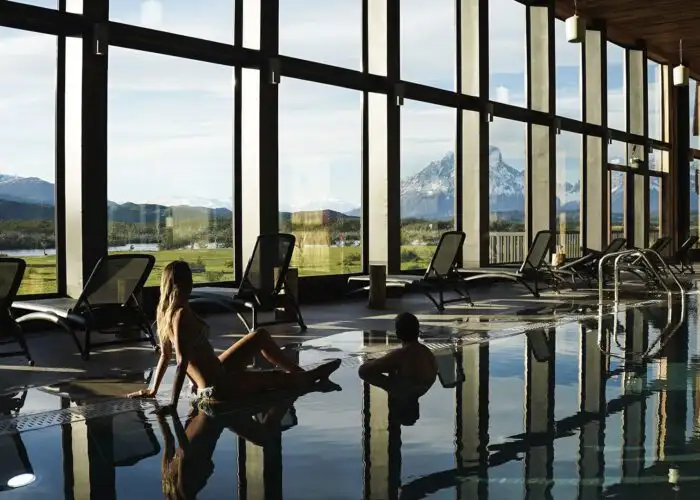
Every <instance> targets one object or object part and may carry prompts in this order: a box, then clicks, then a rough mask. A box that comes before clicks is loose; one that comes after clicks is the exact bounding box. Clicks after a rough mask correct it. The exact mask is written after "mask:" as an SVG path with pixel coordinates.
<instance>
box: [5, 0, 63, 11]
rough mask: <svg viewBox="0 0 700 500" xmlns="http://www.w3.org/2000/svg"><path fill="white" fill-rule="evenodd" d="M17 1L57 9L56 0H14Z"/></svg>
mask: <svg viewBox="0 0 700 500" xmlns="http://www.w3.org/2000/svg"><path fill="white" fill-rule="evenodd" d="M14 1H15V2H19V3H26V4H29V5H36V6H37V7H45V8H47V9H58V0H14Z"/></svg>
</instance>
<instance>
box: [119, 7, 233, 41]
mask: <svg viewBox="0 0 700 500" xmlns="http://www.w3.org/2000/svg"><path fill="white" fill-rule="evenodd" d="M234 6H235V0H206V8H203V7H202V6H200V5H199V3H198V2H172V1H166V0H118V1H114V0H113V1H111V2H110V5H109V17H110V19H111V20H113V21H118V22H120V23H126V24H133V25H136V26H143V27H144V28H151V29H155V30H160V31H167V32H169V33H177V34H178V35H186V36H192V37H195V38H204V39H206V40H213V41H216V42H222V43H229V44H232V43H233V31H234V12H235V9H234Z"/></svg>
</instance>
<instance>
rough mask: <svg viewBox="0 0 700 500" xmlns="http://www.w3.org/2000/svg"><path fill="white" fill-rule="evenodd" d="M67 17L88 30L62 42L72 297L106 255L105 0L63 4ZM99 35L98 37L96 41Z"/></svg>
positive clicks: (68, 263)
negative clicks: (79, 18) (77, 18)
mask: <svg viewBox="0 0 700 500" xmlns="http://www.w3.org/2000/svg"><path fill="white" fill-rule="evenodd" d="M66 10H67V12H71V13H75V14H82V15H83V17H84V19H85V21H86V23H87V24H88V25H90V27H91V28H90V32H89V33H88V34H86V36H85V37H84V38H80V37H75V38H74V37H68V38H67V39H66V65H65V70H66V76H65V113H64V121H63V123H62V124H59V125H62V127H60V128H59V132H60V130H61V129H62V130H63V133H64V137H65V182H64V183H63V185H64V186H65V228H66V239H65V244H66V252H65V255H66V292H67V293H68V295H70V296H71V297H77V296H78V295H79V294H80V292H81V291H82V289H83V284H84V282H85V281H86V280H87V278H88V276H89V275H90V273H91V272H92V269H93V268H94V267H95V264H97V261H98V260H100V259H101V258H102V257H103V256H105V255H107V248H108V247H107V239H108V237H107V217H108V211H107V118H106V117H107V60H108V47H107V41H108V40H107V38H108V37H107V33H106V30H105V29H101V28H97V26H101V27H104V26H106V25H105V24H103V23H106V22H107V21H108V20H109V2H108V1H107V0H90V1H87V0H68V2H67V4H66ZM98 35H99V36H98Z"/></svg>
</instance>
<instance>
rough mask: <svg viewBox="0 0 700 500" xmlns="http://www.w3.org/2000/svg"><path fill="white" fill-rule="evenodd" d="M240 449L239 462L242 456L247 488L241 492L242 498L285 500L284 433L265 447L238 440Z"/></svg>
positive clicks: (241, 439)
mask: <svg viewBox="0 0 700 500" xmlns="http://www.w3.org/2000/svg"><path fill="white" fill-rule="evenodd" d="M238 447H239V460H240V458H241V455H242V456H243V459H244V461H245V464H244V468H245V474H244V476H243V478H244V480H245V483H244V486H245V487H244V488H243V491H241V493H242V495H240V496H241V498H243V499H248V500H253V499H255V498H283V484H282V483H283V481H282V433H281V432H280V434H279V435H278V436H277V439H275V440H274V441H272V442H269V443H267V444H265V446H258V445H256V444H253V443H251V442H250V441H246V440H245V439H243V438H238ZM241 449H243V450H244V451H243V453H240V450H241ZM239 477H240V476H239ZM243 478H241V479H243Z"/></svg>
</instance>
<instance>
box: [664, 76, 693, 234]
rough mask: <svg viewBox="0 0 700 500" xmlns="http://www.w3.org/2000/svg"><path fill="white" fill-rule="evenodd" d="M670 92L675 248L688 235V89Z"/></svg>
mask: <svg viewBox="0 0 700 500" xmlns="http://www.w3.org/2000/svg"><path fill="white" fill-rule="evenodd" d="M669 88H670V90H671V96H672V97H671V110H670V111H671V144H672V145H673V150H672V153H671V175H670V178H671V189H672V192H673V194H674V197H675V200H674V203H673V205H671V206H670V209H671V210H673V212H674V219H675V234H671V236H673V244H674V245H675V246H676V248H678V246H680V245H682V244H683V242H684V241H685V240H686V239H688V236H689V232H690V187H691V185H690V157H689V155H690V123H689V122H690V120H689V119H688V108H689V107H690V102H689V97H690V94H689V88H688V87H676V86H669Z"/></svg>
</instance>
